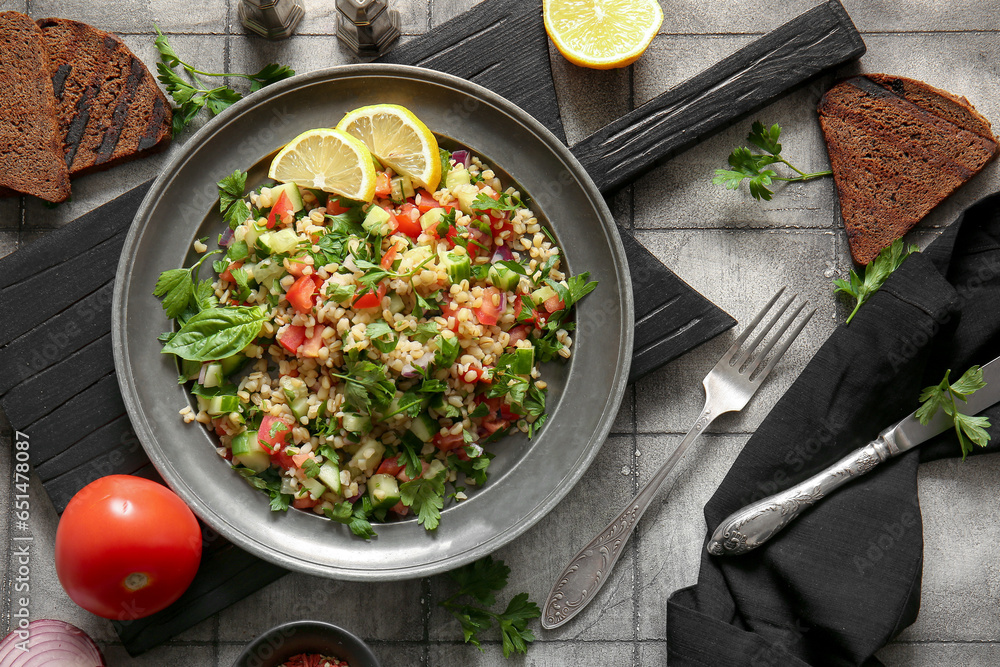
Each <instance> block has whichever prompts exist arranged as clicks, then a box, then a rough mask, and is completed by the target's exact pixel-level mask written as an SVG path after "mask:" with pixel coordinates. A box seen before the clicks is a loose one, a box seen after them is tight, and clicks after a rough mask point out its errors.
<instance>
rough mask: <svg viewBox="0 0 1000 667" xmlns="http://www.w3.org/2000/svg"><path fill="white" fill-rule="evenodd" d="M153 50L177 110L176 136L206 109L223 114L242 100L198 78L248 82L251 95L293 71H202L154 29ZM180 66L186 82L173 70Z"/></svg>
mask: <svg viewBox="0 0 1000 667" xmlns="http://www.w3.org/2000/svg"><path fill="white" fill-rule="evenodd" d="M154 27H155V28H156V40H155V42H154V43H155V44H156V49H157V51H159V52H160V62H158V63H156V71H157V72H159V75H158V76H157V78H158V79H159V80H160V81H161V82H162V83H163V85H164V86H166V88H167V93H169V94H170V96H171V97H172V98H173V100H174V103H176V104H177V107H176V108H175V109H174V121H173V132H174V136H175V137H176V136H177V135H178V134H180V133H181V131H183V130H184V128H185V127H187V126H188V124H189V123H190V122H191V121H192V120H194V117H195V116H197V115H198V113H199V112H200V111H201V110H202V109H205V108H207V109H208V110H209V112H211V114H212V115H213V116H215V115H218V114H220V113H222V111H223V110H225V109H228V108H229V107H230V106H232V105H233V104H234V103H236V102H238V101H240V100H241V99H243V95H242V94H240V93H238V92H236V91H235V90H233V89H232V88H230V87H229V86H226V85H222V86H215V87H210V86H207V85H206V84H205V83H204V82H203V81H202V80H201V79H200V78H199V77H222V76H232V77H239V78H242V79H247V80H249V81H250V92H251V93H253V92H256V91H258V90H260V89H261V88H263V87H264V86H267V85H270V84H272V83H274V82H276V81H281V80H282V79H287V78H288V77H290V76H292V75H294V74H295V70H293V69H291V68H290V67H286V66H284V65H277V64H275V63H270V64H268V65H265V66H264V67H263V68H262V69H261V70H260V71H259V72H257V73H255V74H239V73H235V72H222V73H214V72H203V71H202V70H199V69H195V68H194V67H193V66H192V65H190V64H188V63H186V62H184V61H183V60H181V59H180V57H179V56H178V55H177V52H176V51H174V49H173V47H172V46H170V42H168V41H167V38H166V36H165V35H164V34H163V33H162V32H160V29H159V27H156V26H154ZM178 66H179V67H181V68H182V69H183V70H184V71H185V72H186V73H187V75H188V77H189V78H190V81H187V80H185V79H184V77H182V76H181V75H180V74H178V73H177V72H175V71H174V68H175V67H178Z"/></svg>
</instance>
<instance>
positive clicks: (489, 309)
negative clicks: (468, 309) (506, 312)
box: [472, 287, 501, 326]
mask: <svg viewBox="0 0 1000 667" xmlns="http://www.w3.org/2000/svg"><path fill="white" fill-rule="evenodd" d="M494 297H496V299H494ZM494 300H495V301H496V303H494ZM500 300H501V299H500V290H499V289H497V288H496V287H487V288H486V289H485V290H483V305H481V306H480V307H479V308H474V309H473V310H472V313H473V314H474V315H475V316H476V319H477V320H479V323H480V324H483V325H486V326H493V325H494V324H496V323H497V319H499V317H500Z"/></svg>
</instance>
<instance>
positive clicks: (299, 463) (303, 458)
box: [292, 454, 312, 468]
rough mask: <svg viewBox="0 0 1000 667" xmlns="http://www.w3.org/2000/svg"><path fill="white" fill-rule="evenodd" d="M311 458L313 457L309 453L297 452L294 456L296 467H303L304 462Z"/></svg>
mask: <svg viewBox="0 0 1000 667" xmlns="http://www.w3.org/2000/svg"><path fill="white" fill-rule="evenodd" d="M311 458H312V457H311V456H309V454H296V455H294V456H293V457H292V461H294V462H295V467H296V468H301V467H302V464H303V463H305V462H306V461H308V460H309V459H311Z"/></svg>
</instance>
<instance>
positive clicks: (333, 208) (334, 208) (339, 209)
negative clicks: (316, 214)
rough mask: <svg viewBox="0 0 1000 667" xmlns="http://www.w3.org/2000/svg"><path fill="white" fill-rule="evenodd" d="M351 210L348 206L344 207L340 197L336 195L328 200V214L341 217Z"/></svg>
mask: <svg viewBox="0 0 1000 667" xmlns="http://www.w3.org/2000/svg"><path fill="white" fill-rule="evenodd" d="M350 210H351V209H350V208H349V207H347V206H342V205H341V203H340V197H337V196H336V195H330V196H329V197H327V199H326V212H327V213H329V214H330V215H340V214H341V213H347V212H348V211H350Z"/></svg>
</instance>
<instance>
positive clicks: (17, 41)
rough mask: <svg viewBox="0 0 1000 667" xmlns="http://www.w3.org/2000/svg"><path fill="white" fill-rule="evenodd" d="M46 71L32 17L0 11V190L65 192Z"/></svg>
mask: <svg viewBox="0 0 1000 667" xmlns="http://www.w3.org/2000/svg"><path fill="white" fill-rule="evenodd" d="M48 71H49V59H48V55H47V54H46V50H45V47H44V45H43V41H42V33H41V31H40V30H39V28H38V26H37V25H36V24H35V22H34V21H32V20H31V19H30V18H29V17H27V16H25V15H24V14H21V13H19V12H0V190H2V189H3V188H10V189H11V190H17V191H18V192H24V193H27V194H31V195H35V196H36V197H41V198H42V199H45V200H47V201H50V202H61V201H65V200H66V199H67V198H68V197H69V191H70V186H69V173H68V170H67V168H66V161H65V160H64V159H63V151H62V140H61V136H60V131H59V124H58V121H57V119H56V103H55V96H54V95H53V92H52V80H51V79H50V78H49V77H48V76H46V73H47V72H48Z"/></svg>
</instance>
